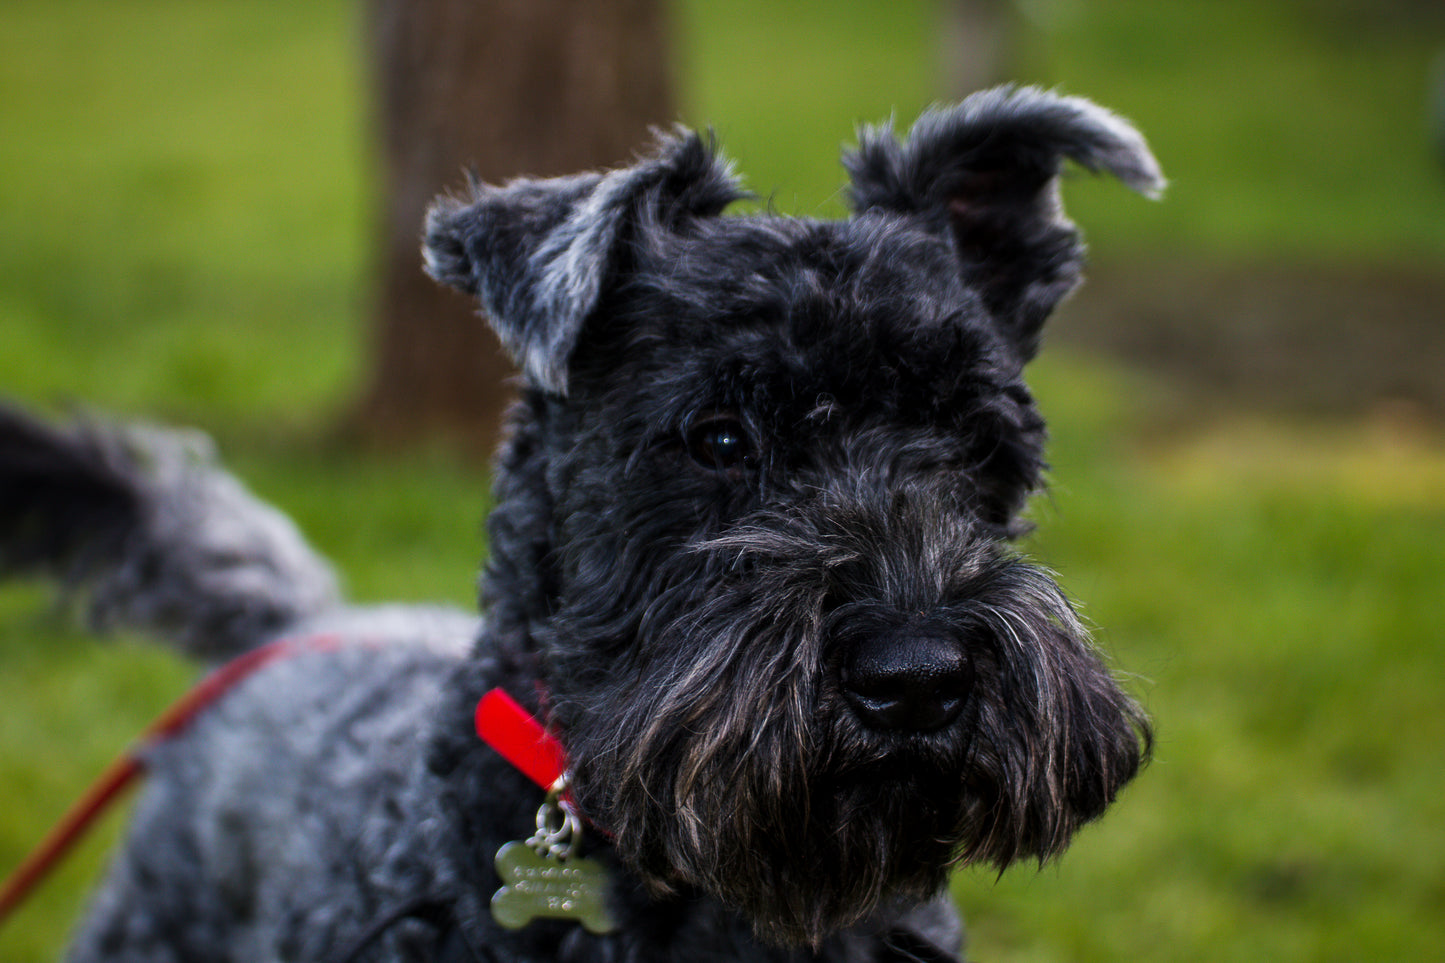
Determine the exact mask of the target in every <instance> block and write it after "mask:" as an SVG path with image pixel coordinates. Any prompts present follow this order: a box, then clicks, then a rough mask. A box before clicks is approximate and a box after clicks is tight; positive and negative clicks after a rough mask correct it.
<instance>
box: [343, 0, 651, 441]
mask: <svg viewBox="0 0 1445 963" xmlns="http://www.w3.org/2000/svg"><path fill="white" fill-rule="evenodd" d="M664 6H665V5H664V3H663V2H662V0H608V2H605V3H598V2H589V0H371V2H370V9H369V10H368V14H369V17H370V22H369V27H370V30H371V36H370V40H371V42H372V57H373V64H374V69H375V83H376V88H377V104H378V111H377V118H376V126H377V128H378V132H379V135H380V140H381V148H382V151H381V153H382V159H383V162H384V185H385V190H386V194H387V199H388V201H387V206H386V209H385V211H384V218H385V220H384V225H383V228H384V243H383V245H382V246H381V251H380V255H381V264H380V265H379V268H380V278H379V282H378V290H377V292H376V307H375V316H374V319H373V342H372V362H371V364H372V369H371V371H370V374H369V379H370V380H369V383H368V384H367V386H366V387H365V389H364V391H363V394H362V398H361V401H360V403H359V406H358V410H357V413H356V415H357V426H356V427H357V429H358V430H359V431H360V433H361V434H362V436H363V437H364V438H366V439H368V440H371V441H374V442H380V443H383V444H396V443H405V442H408V441H411V440H414V439H417V438H422V437H437V436H441V437H444V438H447V439H449V440H452V441H455V442H457V443H459V444H460V445H461V446H462V447H463V448H464V449H466V450H469V451H473V452H478V453H482V452H487V453H489V452H490V451H491V450H492V448H493V447H494V446H495V443H496V441H497V437H498V429H499V420H500V415H501V411H502V409H503V408H504V406H505V405H506V403H507V402H508V400H509V399H510V397H511V388H510V386H509V383H508V382H509V379H510V377H511V376H512V374H513V371H514V369H513V368H512V366H511V364H510V362H508V361H507V359H506V358H505V357H504V356H503V355H502V353H501V349H500V347H499V346H498V344H497V341H496V339H495V338H494V337H493V335H492V333H491V330H490V329H489V328H488V327H487V326H486V324H485V323H484V322H483V321H482V320H481V319H480V318H479V316H478V315H477V313H476V307H475V305H474V304H473V303H472V302H471V301H470V300H469V299H467V298H464V297H462V296H461V295H459V294H456V293H454V292H452V291H450V290H446V289H443V288H441V287H440V286H439V285H437V284H436V283H435V282H433V281H432V280H431V279H429V278H428V277H426V276H425V274H423V273H422V270H421V256H420V253H419V238H420V234H421V224H422V217H423V215H424V213H425V210H426V207H427V205H428V204H429V203H430V201H431V199H432V198H433V197H435V196H436V195H437V194H439V193H442V192H444V191H446V190H448V189H451V190H456V189H459V188H460V187H461V186H462V185H463V183H464V180H465V177H464V171H465V170H467V169H471V170H474V171H475V172H476V173H477V174H478V175H479V176H480V177H481V178H482V180H484V181H487V182H499V181H505V180H507V179H509V178H511V177H514V176H518V175H522V174H532V175H541V176H548V175H556V174H568V173H574V172H576V171H580V170H586V169H589V168H597V167H605V166H611V165H615V164H618V163H620V162H623V161H626V160H627V159H628V158H630V157H631V155H632V152H633V151H635V150H636V149H637V148H638V147H639V146H640V145H642V144H643V143H645V141H646V139H647V136H648V128H649V127H651V126H656V125H666V124H668V123H670V122H671V121H672V120H673V119H674V112H673V102H672V97H671V73H670V65H669V63H668V59H667V50H668V43H667V26H666V23H665V16H664Z"/></svg>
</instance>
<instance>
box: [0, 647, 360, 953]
mask: <svg viewBox="0 0 1445 963" xmlns="http://www.w3.org/2000/svg"><path fill="white" fill-rule="evenodd" d="M341 644H342V643H341V639H340V638H339V637H338V636H334V635H311V636H300V637H297V638H285V639H277V640H276V641H275V642H271V643H269V644H267V645H263V646H261V647H260V648H258V649H252V650H251V651H249V652H246V653H243V654H242V655H239V656H237V657H236V658H234V659H232V660H231V661H230V662H227V663H226V664H225V665H222V666H221V667H220V668H218V669H216V670H215V671H214V672H212V673H211V674H210V675H208V676H206V677H205V678H204V679H202V680H201V681H200V682H199V683H198V684H197V685H196V687H195V688H193V689H192V690H191V691H190V692H187V693H186V694H185V695H184V696H182V697H181V698H180V699H179V700H177V701H176V702H175V703H174V704H173V705H172V706H171V707H170V708H169V709H167V710H166V711H165V712H163V713H161V715H160V717H159V718H158V719H156V721H155V722H153V723H151V724H150V726H149V727H147V728H146V730H145V732H144V733H143V734H142V735H141V738H140V740H139V741H138V742H137V744H136V745H135V746H133V747H131V748H130V749H129V750H127V751H126V752H124V753H122V754H121V756H120V757H119V758H117V759H116V760H115V761H114V762H112V763H111V764H110V765H109V766H108V767H106V769H105V771H104V772H103V773H101V775H100V778H98V779H97V780H96V781H95V782H94V783H92V784H91V786H90V788H89V789H87V790H86V791H85V795H83V796H81V797H80V799H79V800H77V801H76V803H75V804H74V805H73V806H71V807H70V810H69V811H68V812H66V814H65V815H64V816H62V817H61V819H60V822H58V823H56V825H55V827H54V828H53V829H51V830H50V832H49V833H47V834H46V836H45V838H44V839H42V840H41V841H40V845H38V846H36V847H35V849H34V850H32V851H31V853H30V855H29V856H27V857H26V858H25V860H24V861H23V862H22V863H21V864H20V865H19V866H18V867H17V868H16V869H15V871H14V872H12V873H11V874H10V875H9V876H8V877H6V879H5V882H4V884H3V885H0V925H3V924H4V922H5V920H6V919H8V918H9V916H10V914H11V913H12V912H13V911H14V910H15V908H16V907H18V906H19V905H20V904H21V903H22V902H23V901H24V900H25V898H26V897H27V896H29V895H30V893H31V892H32V891H33V890H34V889H35V887H36V886H37V885H39V884H40V882H41V880H43V879H44V878H45V877H46V876H47V875H49V873H50V871H51V870H53V869H54V868H55V867H56V865H57V864H58V863H59V862H60V860H61V859H62V858H64V856H65V854H66V853H68V852H69V851H70V849H71V847H73V846H74V845H75V844H76V843H77V842H79V840H80V838H81V836H83V835H84V834H85V831H86V830H88V829H89V828H90V827H91V826H92V825H93V824H94V823H95V821H96V819H97V818H98V817H99V816H100V815H101V814H102V813H104V812H105V810H106V809H107V808H109V806H110V804H111V803H113V802H115V800H116V799H117V798H119V797H120V794H121V793H122V792H123V791H124V790H125V789H126V788H127V787H128V786H129V785H130V784H131V783H133V782H134V781H135V780H136V778H137V777H139V776H140V775H141V774H142V773H143V772H144V770H145V764H144V762H142V760H141V756H142V754H143V753H144V751H145V750H146V749H147V748H149V747H150V746H154V745H156V744H158V743H162V742H165V741H166V740H167V739H170V738H173V737H174V736H176V735H178V734H179V733H181V732H182V731H184V730H185V728H186V727H187V726H189V725H190V724H191V722H192V721H194V720H195V718H196V717H197V716H198V715H200V714H201V713H202V712H203V711H204V710H205V709H207V708H208V707H209V706H211V705H212V704H213V703H215V702H216V701H217V700H219V699H220V698H221V697H222V696H224V695H225V694H226V693H227V692H229V691H230V690H231V689H233V688H235V687H236V685H237V684H239V683H240V682H242V681H243V680H244V679H246V678H247V677H248V676H250V675H251V674H252V673H254V672H256V671H257V670H259V669H260V668H262V667H263V666H265V665H268V664H270V663H271V662H274V661H276V660H277V659H280V658H282V657H284V656H289V655H292V654H295V653H296V652H297V651H299V650H302V649H305V650H307V651H315V650H329V649H335V648H338V647H340V645H341Z"/></svg>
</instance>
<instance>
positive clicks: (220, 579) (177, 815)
mask: <svg viewBox="0 0 1445 963" xmlns="http://www.w3.org/2000/svg"><path fill="white" fill-rule="evenodd" d="M0 565H3V567H4V569H5V570H7V571H9V572H11V573H17V574H40V575H48V576H51V577H54V578H56V579H57V580H59V581H60V582H61V583H62V585H63V586H65V588H66V589H67V590H68V591H69V592H70V593H72V594H73V595H78V596H83V597H84V599H85V603H86V608H87V611H88V614H89V616H90V619H91V621H92V623H93V624H95V625H96V626H97V627H98V628H129V629H136V630H140V631H143V632H148V633H150V634H153V635H157V636H160V637H161V638H163V639H165V640H167V641H169V642H170V643H171V644H173V645H174V646H176V647H177V648H179V649H180V650H181V651H183V652H185V653H187V654H189V655H191V656H194V657H196V658H198V659H200V660H202V661H203V662H219V661H222V660H225V659H228V658H232V657H235V656H238V655H242V654H244V653H246V652H248V651H250V650H252V649H254V648H256V647H258V646H260V645H263V644H268V643H270V644H279V645H280V646H281V647H283V648H284V650H285V651H284V655H283V656H282V657H280V658H275V659H271V660H269V661H268V662H266V664H265V665H264V667H262V668H261V669H259V670H257V671H256V672H255V673H254V674H251V675H248V676H246V677H245V678H244V679H243V680H242V681H241V682H240V683H239V684H238V685H236V686H235V687H234V688H233V689H230V690H228V691H226V692H225V693H224V694H223V695H222V696H221V697H220V698H219V699H218V700H217V701H216V702H215V703H214V704H213V705H211V706H209V707H208V708H207V710H206V711H205V712H203V713H201V714H200V715H198V716H197V717H196V719H195V721H194V722H193V723H192V724H191V725H190V726H189V727H187V728H186V729H184V730H183V731H182V732H180V734H178V735H176V736H175V737H173V738H170V739H167V740H165V741H161V742H158V743H156V744H154V745H151V746H148V747H146V748H145V749H144V751H143V758H142V762H143V763H144V768H145V770H146V772H147V774H148V777H149V778H148V782H147V787H146V791H145V793H144V795H143V796H142V797H141V799H140V801H139V802H138V804H137V806H136V808H135V811H134V815H133V818H132V820H131V823H130V826H129V829H128V835H129V839H128V843H127V845H126V846H124V847H122V848H121V849H120V850H119V852H118V853H117V855H116V858H115V860H114V862H113V864H112V866H111V868H110V870H109V872H108V873H107V876H106V878H105V880H104V881H103V882H102V884H101V886H100V889H99V891H98V892H97V894H96V896H95V899H94V903H93V908H92V911H91V913H90V914H89V915H88V916H87V919H86V920H85V922H84V924H83V925H82V927H81V928H80V930H79V932H78V933H77V936H76V940H75V943H74V945H73V947H72V950H71V954H72V959H75V960H102V959H104V960H116V959H145V960H152V959H172V958H175V959H180V958H185V959H189V958H193V957H192V956H187V952H190V953H192V954H193V955H194V958H206V959H219V958H220V957H217V956H216V955H215V954H216V952H217V947H219V946H222V945H224V946H226V947H227V950H226V952H227V954H228V955H227V956H226V957H225V958H227V959H234V960H237V961H241V960H263V959H276V958H293V957H295V958H306V959H312V958H322V957H325V956H326V955H328V953H329V952H331V951H333V946H332V944H333V943H334V941H335V940H336V939H338V935H337V934H340V933H344V932H348V931H351V932H354V931H355V930H356V929H357V928H358V927H359V926H361V925H364V924H365V922H366V920H361V919H358V918H357V915H358V914H359V913H360V912H361V911H362V908H363V907H365V906H368V905H374V903H375V901H377V900H383V901H385V900H387V899H388V898H390V897H391V896H393V895H394V894H392V893H390V892H388V891H387V885H388V879H389V877H388V876H387V874H386V873H384V872H378V871H377V870H378V867H381V866H383V865H385V864H386V863H387V861H388V859H389V858H390V856H389V852H388V851H389V849H391V848H392V847H395V846H397V845H400V846H402V847H404V848H406V849H407V850H408V851H409V852H411V853H412V854H413V858H414V854H415V852H416V851H417V850H419V849H421V848H422V847H423V846H424V844H423V843H421V842H420V841H419V840H418V839H417V838H415V832H414V828H413V827H414V825H415V822H416V818H417V813H416V809H415V807H416V806H417V805H423V806H424V805H426V804H427V801H428V799H429V797H430V795H431V794H432V792H433V791H434V787H432V786H430V785H427V787H426V789H425V790H424V791H421V792H419V791H418V784H419V783H425V782H426V781H427V779H428V778H429V777H428V776H427V774H426V771H425V766H424V765H422V762H423V758H422V757H423V756H424V752H423V747H424V745H425V740H426V737H427V733H428V730H429V723H430V714H431V712H432V710H433V709H434V707H435V704H436V701H437V698H438V694H439V691H440V688H441V686H442V684H443V680H444V678H445V677H446V675H447V673H448V672H449V671H450V669H451V668H452V667H453V666H455V665H456V664H457V663H458V661H459V660H460V659H461V658H462V656H464V655H465V653H466V651H467V649H468V647H469V645H470V643H471V641H472V640H473V639H474V638H475V637H476V633H477V619H476V618H475V617H474V616H470V615H466V614H463V613H461V612H457V611H454V610H449V609H443V608H429V607H421V606H385V607H376V608H357V607H350V606H346V605H344V604H343V603H342V602H341V600H340V596H339V594H338V592H337V589H336V580H335V577H334V575H333V574H332V571H331V568H330V566H329V565H328V564H327V562H326V561H325V560H324V559H323V558H322V557H321V556H320V555H319V554H317V553H316V552H315V551H314V550H313V549H312V548H311V547H310V546H309V545H307V544H306V542H305V540H304V539H303V538H302V536H301V534H300V533H299V531H298V530H297V529H296V527H295V526H294V525H293V524H292V523H291V522H290V520H289V519H287V518H286V517H285V516H283V515H281V514H280V513H279V512H277V511H276V510H275V509H274V508H272V507H271V506H269V505H266V504H265V503H263V502H261V501H259V500H258V499H256V498H255V497H254V496H253V495H251V494H250V493H249V492H248V491H246V489H245V488H244V487H243V486H242V485H241V484H240V483H239V482H238V481H236V479H235V478H233V477H232V476H231V475H230V474H229V473H227V472H226V471H225V470H224V469H222V468H221V467H220V466H219V465H218V464H217V462H216V461H215V459H214V458H213V457H212V455H211V453H210V451H209V445H208V443H207V442H206V440H205V438H204V436H200V435H197V434H193V433H187V432H179V431H173V430H166V429H158V428H137V427H134V426H120V425H111V424H106V423H102V422H99V421H78V422H76V423H74V424H72V425H69V426H64V427H56V426H52V425H49V424H46V423H44V422H42V421H40V420H38V419H35V418H33V417H31V416H30V415H27V414H25V413H23V412H21V411H19V410H17V409H14V408H7V407H0ZM118 748H119V746H118ZM418 797H420V798H418ZM413 865H414V866H415V867H416V868H417V869H419V870H424V869H425V867H426V865H427V864H426V863H425V861H423V862H418V863H414V864H413ZM218 880H219V881H222V883H221V885H220V886H219V887H218V886H217V881H218ZM395 882H396V885H397V886H398V887H399V891H400V890H401V889H404V890H405V891H406V892H407V893H410V892H411V891H412V890H413V889H414V888H415V887H416V885H417V884H418V883H422V882H425V881H423V880H419V879H418V878H417V877H416V876H415V875H404V876H402V877H399V878H397V879H396V881H395ZM318 888H319V889H318ZM348 889H350V890H354V891H356V892H355V895H354V898H350V899H347V898H338V893H342V892H344V891H345V890H348ZM319 890H320V891H319ZM362 891H364V892H362ZM300 923H304V925H296V924H300ZM188 948H189V949H188Z"/></svg>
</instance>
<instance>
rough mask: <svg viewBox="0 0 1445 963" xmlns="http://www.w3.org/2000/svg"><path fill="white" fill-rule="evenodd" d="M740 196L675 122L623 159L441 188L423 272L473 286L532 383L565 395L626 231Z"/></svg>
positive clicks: (705, 213) (714, 209)
mask: <svg viewBox="0 0 1445 963" xmlns="http://www.w3.org/2000/svg"><path fill="white" fill-rule="evenodd" d="M741 196H742V191H741V190H740V188H739V186H738V183H737V181H736V179H735V178H734V176H733V174H732V172H731V169H730V167H729V165H728V164H727V163H726V162H725V161H723V160H722V159H721V158H719V157H718V156H717V154H716V152H715V150H714V149H713V147H712V145H711V144H710V143H708V142H706V141H704V139H703V138H702V137H700V136H698V135H697V134H695V133H692V132H689V131H685V130H681V129H679V130H678V131H677V132H676V133H675V134H674V135H673V136H671V137H665V138H662V139H661V140H660V142H659V144H658V147H657V149H656V151H655V152H654V153H652V154H651V155H650V156H648V157H645V158H643V159H642V160H640V161H639V162H638V163H636V164H634V165H633V166H631V167H625V168H621V169H619V170H614V171H609V172H606V173H592V174H578V175H576V176H572V177H558V178H553V179H549V180H529V179H523V180H516V181H512V182H510V183H508V184H506V185H504V186H502V187H491V186H488V185H485V184H473V185H472V189H471V197H470V198H467V199H458V198H454V197H442V198H439V199H438V200H437V201H436V202H434V203H433V205H432V208H431V210H430V211H429V212H428V213H427V218H426V233H425V237H424V240H423V245H422V251H423V254H424V256H425V259H426V269H427V273H429V274H430V275H431V276H432V277H434V278H436V279H437V280H438V281H442V282H444V283H446V284H449V285H451V286H453V287H455V288H459V289H460V290H462V291H465V292H467V293H468V294H474V295H476V296H477V298H478V300H479V301H480V302H481V306H482V309H483V310H484V311H485V312H486V315H487V318H488V320H489V321H490V322H491V325H492V327H493V328H494V329H495V330H496V332H497V334H498V336H499V337H500V338H501V341H502V345H503V346H504V347H505V348H506V349H507V351H508V352H509V353H510V354H511V355H512V357H513V359H514V360H515V361H516V362H517V364H518V366H519V367H520V368H521V369H522V372H523V374H524V375H525V376H526V377H527V378H528V379H529V380H530V381H531V382H532V383H533V384H535V385H537V386H538V387H541V388H544V389H546V390H548V391H553V392H556V393H558V394H566V393H567V365H568V360H569V358H570V357H571V354H572V351H573V349H574V348H575V347H576V345H577V339H578V335H579V334H580V332H581V330H582V325H583V323H584V322H585V321H586V320H587V318H588V317H589V316H590V315H591V314H592V312H593V311H594V309H595V308H596V307H597V304H598V301H599V299H600V298H601V296H602V294H603V293H604V292H605V291H606V288H607V285H608V283H609V282H610V280H611V279H612V278H613V277H615V276H616V274H617V271H618V269H619V267H620V265H621V262H622V261H623V260H624V259H625V258H626V256H627V248H628V243H627V242H628V239H629V238H631V237H633V236H634V235H635V232H636V231H638V230H650V229H655V228H660V229H676V228H677V227H679V226H680V225H681V223H682V222H683V221H684V220H686V219H688V218H693V217H710V216H713V215H716V214H718V213H720V212H721V211H722V209H723V208H724V207H726V206H727V205H728V204H730V203H732V202H733V201H734V200H736V199H738V198H739V197H741Z"/></svg>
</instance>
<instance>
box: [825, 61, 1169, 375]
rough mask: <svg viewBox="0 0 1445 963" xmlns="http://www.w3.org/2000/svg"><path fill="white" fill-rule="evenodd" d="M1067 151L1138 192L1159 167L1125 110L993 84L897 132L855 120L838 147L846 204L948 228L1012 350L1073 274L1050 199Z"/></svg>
mask: <svg viewBox="0 0 1445 963" xmlns="http://www.w3.org/2000/svg"><path fill="white" fill-rule="evenodd" d="M1065 158H1067V159H1069V160H1072V161H1074V162H1075V163H1077V164H1079V165H1080V166H1082V167H1084V168H1086V169H1088V170H1090V171H1093V172H1099V171H1105V172H1107V173H1110V174H1113V175H1114V176H1115V177H1117V178H1119V179H1120V180H1121V181H1123V182H1124V183H1125V184H1127V185H1128V186H1129V187H1131V188H1133V189H1134V190H1136V191H1138V192H1139V193H1141V194H1145V195H1147V196H1150V197H1156V196H1158V194H1159V193H1160V192H1161V191H1162V190H1163V188H1164V178H1163V175H1162V174H1161V173H1160V170H1159V165H1158V163H1157V162H1156V161H1155V160H1154V156H1153V154H1151V153H1150V152H1149V148H1148V147H1147V146H1146V145H1145V143H1144V139H1143V138H1142V137H1141V136H1140V135H1139V132H1138V131H1137V130H1135V129H1134V127H1133V126H1132V125H1131V124H1129V122H1128V121H1126V120H1124V119H1122V118H1120V117H1118V116H1116V115H1115V114H1112V113H1110V112H1109V111H1107V110H1105V109H1104V108H1102V107H1099V106H1097V105H1096V104H1093V103H1090V102H1089V101H1087V100H1083V99H1081V98H1077V97H1061V96H1057V95H1054V94H1050V93H1047V92H1045V91H1042V90H1038V89H1036V88H1013V87H999V88H995V89H993V90H988V91H984V92H982V93H978V94H974V95H973V96H971V97H969V98H968V99H966V100H965V101H963V103H961V104H959V105H958V106H956V107H952V108H944V109H934V110H930V111H928V112H926V113H924V114H923V115H922V116H921V117H920V118H919V119H918V121H917V122H916V123H915V124H914V125H913V128H912V130H910V131H909V134H908V137H907V139H906V140H905V141H903V142H902V143H899V142H898V140H897V139H896V138H895V137H894V136H893V131H892V129H891V127H890V126H888V125H884V126H882V127H878V128H865V129H864V130H863V131H862V132H861V133H860V137H859V146H858V148H857V150H856V151H855V152H853V153H850V154H848V155H847V156H845V158H844V164H845V166H847V168H848V171H849V173H850V174H851V176H852V181H853V184H852V191H851V201H852V206H853V209H854V211H855V212H856V213H859V214H861V213H863V212H865V211H869V210H879V209H882V210H890V211H894V212H897V213H900V214H907V215H914V216H917V217H919V218H922V219H923V220H924V221H926V222H927V223H928V224H929V225H930V226H932V227H934V228H935V229H937V230H940V231H947V232H948V233H949V234H950V235H951V236H952V238H953V241H954V244H955V250H956V251H957V254H958V258H959V261H960V265H961V270H962V272H963V277H964V280H965V281H966V282H967V283H969V284H970V285H972V286H973V287H974V288H975V289H976V290H978V291H979V292H980V294H981V295H982V296H983V298H984V301H985V303H986V304H987V305H988V307H989V309H990V310H991V311H992V312H993V313H994V314H995V316H996V317H997V319H998V321H999V323H1000V325H1002V326H1003V329H1004V334H1005V335H1006V336H1007V337H1009V338H1010V340H1011V341H1012V342H1013V344H1014V345H1015V346H1016V348H1017V350H1018V352H1019V354H1020V355H1021V357H1023V358H1024V359H1028V358H1031V357H1033V355H1034V353H1035V352H1036V351H1037V350H1038V339H1039V330H1040V328H1041V327H1042V326H1043V323H1044V320H1045V319H1046V318H1047V317H1048V315H1049V313H1050V312H1051V311H1052V310H1053V309H1054V307H1055V306H1056V305H1057V304H1058V303H1059V301H1060V300H1061V299H1062V298H1063V297H1064V296H1065V295H1066V294H1068V293H1069V291H1071V290H1072V289H1073V288H1074V286H1075V285H1076V284H1077V283H1078V280H1079V275H1080V270H1081V268H1082V263H1083V255H1084V248H1083V244H1082V242H1081V241H1080V239H1079V234H1078V231H1077V230H1076V229H1075V228H1074V225H1073V223H1072V222H1070V221H1069V220H1068V218H1067V217H1065V215H1064V211H1063V207H1062V205H1061V204H1060V202H1059V191H1058V175H1059V172H1060V168H1061V166H1062V162H1063V160H1064V159H1065Z"/></svg>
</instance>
